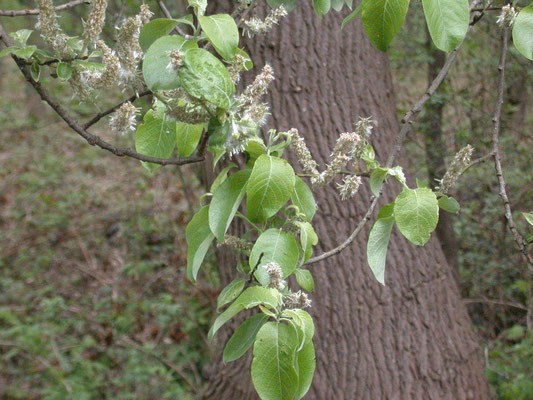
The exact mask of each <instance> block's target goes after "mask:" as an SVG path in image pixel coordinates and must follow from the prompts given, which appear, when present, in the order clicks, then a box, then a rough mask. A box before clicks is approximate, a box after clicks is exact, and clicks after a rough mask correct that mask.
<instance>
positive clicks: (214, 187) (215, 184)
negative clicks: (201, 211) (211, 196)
mask: <svg viewBox="0 0 533 400" xmlns="http://www.w3.org/2000/svg"><path fill="white" fill-rule="evenodd" d="M236 167H237V164H235V163H229V165H228V166H227V167H225V168H224V169H222V171H220V173H219V174H218V176H217V177H216V178H215V180H214V181H213V183H212V184H211V188H210V189H209V191H210V192H211V193H215V191H216V190H217V189H218V187H219V186H220V185H222V183H223V182H224V181H225V180H226V179H227V178H228V173H229V171H230V170H231V169H232V168H236Z"/></svg>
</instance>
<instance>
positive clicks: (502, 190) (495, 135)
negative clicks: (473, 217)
mask: <svg viewBox="0 0 533 400" xmlns="http://www.w3.org/2000/svg"><path fill="white" fill-rule="evenodd" d="M508 41H509V30H508V28H507V27H504V28H502V34H501V42H502V45H501V52H500V61H499V64H498V72H499V78H498V93H497V99H496V106H495V109H494V116H493V117H492V125H493V128H492V153H493V155H494V168H495V170H496V178H497V179H498V187H499V192H498V194H499V195H500V197H501V199H502V201H503V206H504V208H505V214H504V215H505V219H506V220H507V226H508V227H509V230H510V231H511V234H512V235H513V238H514V241H515V242H516V244H517V245H518V249H519V250H520V252H521V253H522V255H523V256H524V258H525V260H526V262H527V263H528V266H529V268H530V270H531V271H533V258H532V257H531V255H530V254H529V253H528V251H527V249H526V246H525V245H524V238H523V237H522V235H521V234H520V233H519V232H518V230H517V229H516V225H515V222H514V219H513V213H512V209H511V203H510V201H509V197H508V196H507V190H506V187H505V186H506V185H505V179H504V177H503V169H502V164H501V155H500V147H499V136H500V122H501V113H502V104H503V96H504V91H505V63H506V55H507V47H508Z"/></svg>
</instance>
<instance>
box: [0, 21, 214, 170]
mask: <svg viewBox="0 0 533 400" xmlns="http://www.w3.org/2000/svg"><path fill="white" fill-rule="evenodd" d="M0 39H1V40H2V41H3V42H4V43H5V45H6V46H9V45H10V39H9V36H8V34H7V32H6V31H5V30H4V27H3V26H2V24H1V23H0ZM11 57H12V58H13V60H14V61H15V62H16V64H17V66H18V67H19V69H20V71H21V72H22V74H23V75H24V78H26V81H28V83H29V84H30V85H31V86H33V88H34V89H35V91H36V92H37V93H38V94H39V96H40V97H41V99H42V100H43V101H44V102H46V103H48V105H49V106H50V107H52V109H53V110H54V111H55V112H56V114H57V115H59V116H60V117H61V119H63V121H65V122H66V123H67V125H68V126H69V127H70V128H72V130H73V131H75V132H76V133H77V134H78V135H80V136H81V137H83V138H84V139H85V140H86V141H87V142H88V143H89V144H90V145H91V146H98V147H100V148H101V149H104V150H107V151H109V152H111V153H113V154H114V155H116V156H118V157H125V156H127V157H131V158H135V159H137V160H139V161H145V162H151V163H154V164H160V165H185V164H192V163H196V162H201V161H204V159H205V155H204V151H203V150H202V152H200V153H199V155H197V156H192V157H187V158H159V157H152V156H147V155H144V154H140V153H137V152H136V151H135V150H133V149H126V148H121V147H116V146H113V145H112V144H110V143H108V142H106V141H105V140H103V139H102V138H100V137H98V136H96V135H93V134H91V133H89V132H87V130H86V128H84V127H83V126H81V125H80V123H79V122H78V121H77V120H76V119H75V118H73V117H72V116H71V115H70V114H69V113H68V112H67V110H66V109H65V108H64V107H63V106H62V105H61V104H59V103H56V102H55V101H54V100H53V99H52V97H51V96H50V95H49V94H48V93H47V92H46V91H45V90H44V88H43V87H42V85H41V83H40V82H36V81H35V80H34V79H33V78H32V77H31V73H30V71H29V70H28V67H27V66H26V64H25V62H24V60H22V59H20V58H18V57H17V56H15V55H14V54H12V55H11ZM108 111H109V110H108ZM110 112H112V111H109V112H108V114H109V113H110ZM106 115H107V114H106ZM95 118H96V117H95ZM100 118H102V116H100ZM100 118H98V119H100Z"/></svg>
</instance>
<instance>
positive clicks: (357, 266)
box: [205, 1, 490, 400]
mask: <svg viewBox="0 0 533 400" xmlns="http://www.w3.org/2000/svg"><path fill="white" fill-rule="evenodd" d="M218 7H219V9H218V10H217V11H220V10H221V8H223V6H220V5H219V6H218ZM224 11H227V9H225V10H224ZM340 21H341V19H340V17H339V16H335V15H328V16H327V17H325V18H324V19H322V20H319V19H318V18H317V17H316V16H315V15H314V12H313V11H312V6H311V2H310V1H305V2H300V3H299V5H298V6H297V8H296V9H295V11H293V12H292V13H291V14H290V16H289V17H288V18H287V19H286V20H284V21H283V22H282V24H281V26H280V27H278V28H276V29H275V30H274V31H273V32H271V33H270V34H269V35H268V36H267V37H263V38H259V39H257V40H254V41H250V42H249V43H248V49H249V52H250V54H252V55H253V58H254V63H255V66H256V70H257V69H259V68H260V67H262V66H263V65H264V64H265V62H268V63H270V64H271V65H272V66H273V68H274V70H275V72H276V76H277V80H276V81H275V84H274V87H273V90H272V93H271V95H270V96H269V98H268V101H269V102H270V104H271V107H272V118H271V121H270V125H271V126H275V127H277V128H278V129H279V130H288V129H289V128H291V127H296V128H298V129H299V131H300V133H301V134H303V136H304V137H305V138H306V140H307V142H308V145H309V147H310V150H311V152H312V153H313V155H314V156H315V157H316V158H317V160H319V161H320V162H322V163H324V162H326V160H327V159H328V156H329V154H330V152H331V149H332V147H333V144H334V142H335V139H336V138H337V136H338V134H339V133H340V132H343V131H347V130H351V129H353V126H352V123H353V122H354V121H355V120H356V118H357V116H359V115H361V116H370V115H371V116H373V117H374V118H375V119H376V120H377V121H379V126H378V128H377V129H376V134H375V136H374V137H373V140H372V142H373V144H374V146H375V148H376V150H377V156H378V158H379V159H381V160H383V159H384V158H385V157H386V155H387V153H388V151H389V150H390V148H391V144H392V138H393V135H394V133H395V132H397V131H398V122H397V119H396V115H395V102H394V95H393V89H392V83H391V77H390V74H389V69H388V62H387V58H386V56H385V55H383V54H381V53H379V52H378V51H376V50H375V49H373V48H372V47H371V45H370V44H369V42H368V40H367V39H366V38H365V36H364V34H363V32H362V29H361V27H360V26H359V25H358V23H354V24H352V25H351V26H349V27H348V28H347V29H345V30H343V31H342V32H341V30H340ZM246 80H248V81H249V80H250V77H248V78H247V79H246ZM398 190H399V188H398V187H394V185H387V194H386V195H385V196H384V197H385V198H384V199H383V202H382V204H385V203H386V202H390V201H392V200H393V198H394V196H395V194H397V193H398ZM369 197H370V191H369V189H368V188H364V189H362V190H361V191H360V193H359V195H358V197H357V199H355V200H352V201H346V202H342V201H341V200H340V199H339V196H338V195H337V193H336V192H335V190H333V189H332V188H326V189H324V190H320V191H319V192H318V193H316V198H317V202H318V206H319V211H318V213H317V216H316V217H315V219H314V225H315V228H316V230H317V232H318V235H319V237H320V243H319V246H318V249H317V252H318V253H320V252H322V251H324V250H328V249H331V248H332V247H335V246H336V245H337V244H339V243H340V242H341V241H342V240H343V239H344V238H346V236H347V235H349V233H350V231H351V230H352V229H353V227H354V225H355V224H356V222H357V221H358V220H359V219H360V218H361V216H362V215H363V214H364V212H365V211H366V208H367V207H368V204H369V201H368V199H369ZM368 228H369V227H367V230H366V231H365V232H363V233H362V234H361V236H360V237H359V238H358V239H357V240H356V241H355V242H354V243H353V244H352V245H351V246H350V247H349V248H348V249H346V250H345V251H344V252H343V253H341V254H340V255H339V256H336V257H334V258H330V259H329V260H327V261H325V262H322V263H320V264H315V265H313V266H312V268H311V270H312V272H313V275H314V277H315V280H316V286H317V288H316V291H315V292H314V293H313V295H312V298H313V307H312V309H311V313H312V314H313V316H314V318H315V323H316V327H317V335H316V347H317V371H316V375H315V379H314V381H313V385H312V388H311V390H310V392H309V394H308V395H307V396H306V397H305V398H306V399H307V400H326V399H327V400H330V399H335V400H343V399H346V400H354V399H358V400H359V399H361V400H364V399H369V400H376V399H391V400H392V399H405V400H413V399H424V400H427V399H435V400H445V399H449V400H452V399H453V400H463V399H476V400H478V399H480V400H483V399H488V398H490V392H489V388H488V385H487V382H486V380H485V377H484V369H483V362H482V357H481V352H480V348H479V347H478V345H477V344H476V338H475V336H474V334H473V327H472V324H471V322H470V319H469V317H468V315H467V313H466V310H465V308H464V306H463V304H462V302H461V300H460V297H459V292H458V289H457V287H456V284H455V281H454V279H453V276H452V270H451V268H450V267H449V265H448V264H447V263H446V260H445V258H444V255H443V253H442V249H441V248H440V246H439V244H438V241H437V240H435V239H432V240H431V241H430V242H429V243H428V244H427V245H426V246H425V247H424V248H415V246H412V245H410V244H409V243H408V242H407V241H406V240H404V239H403V238H402V237H400V235H399V234H398V232H394V234H393V237H392V241H391V244H390V246H389V256H388V261H387V276H386V282H387V286H385V287H382V286H381V285H380V284H379V283H377V281H376V280H375V279H374V278H373V276H372V274H371V272H370V270H369V268H368V266H367V263H366V239H367V235H368ZM219 265H221V268H223V270H222V273H223V278H225V279H226V280H228V279H229V278H230V274H231V272H230V271H231V270H230V268H229V266H230V265H229V264H228V263H227V262H221V263H220V264H219ZM226 268H227V269H226ZM228 333H229V332H228V330H226V332H225V334H226V337H227V335H228ZM224 340H225V338H224V334H223V335H222V337H221V343H220V344H221V345H222V344H223V342H224ZM249 361H250V357H248V358H247V359H244V360H241V361H240V362H234V363H232V364H230V365H228V366H223V364H222V362H221V360H220V359H219V360H217V361H216V362H215V364H214V365H213V368H211V369H210V372H209V389H208V391H207V394H206V395H205V398H207V399H216V400H237V399H238V400H249V399H250V400H251V399H256V398H257V397H256V396H255V395H254V391H253V388H252V385H251V382H250V373H249Z"/></svg>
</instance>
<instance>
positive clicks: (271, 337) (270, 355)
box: [252, 322, 298, 400]
mask: <svg viewBox="0 0 533 400" xmlns="http://www.w3.org/2000/svg"><path fill="white" fill-rule="evenodd" d="M297 347H298V336H297V334H296V330H295V329H294V327H293V326H292V325H289V324H285V323H282V322H267V323H266V324H264V325H263V326H262V328H261V329H260V330H259V332H258V333H257V337H256V339H255V343H254V351H253V354H254V358H253V360H252V382H253V384H254V387H255V390H256V391H257V394H258V395H259V397H260V398H261V399H262V400H293V398H294V396H295V395H296V391H297V390H298V374H297V372H296V369H295V368H294V365H295V355H296V349H297Z"/></svg>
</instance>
